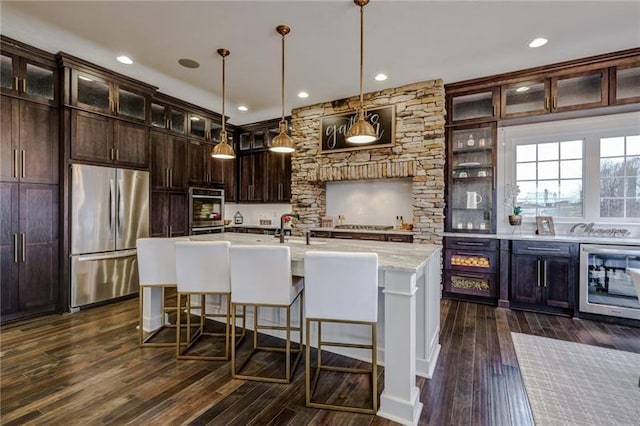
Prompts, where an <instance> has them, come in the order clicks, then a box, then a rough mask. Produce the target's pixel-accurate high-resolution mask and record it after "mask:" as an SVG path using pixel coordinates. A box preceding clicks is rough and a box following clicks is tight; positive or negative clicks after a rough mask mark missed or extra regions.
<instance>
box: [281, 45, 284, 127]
mask: <svg viewBox="0 0 640 426" xmlns="http://www.w3.org/2000/svg"><path fill="white" fill-rule="evenodd" d="M284 36H285V34H282V99H281V100H282V121H284Z"/></svg>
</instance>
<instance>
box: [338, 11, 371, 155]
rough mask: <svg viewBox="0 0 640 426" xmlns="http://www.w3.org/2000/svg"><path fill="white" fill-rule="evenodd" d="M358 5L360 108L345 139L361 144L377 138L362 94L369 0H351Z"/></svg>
mask: <svg viewBox="0 0 640 426" xmlns="http://www.w3.org/2000/svg"><path fill="white" fill-rule="evenodd" d="M353 2H354V3H355V4H356V5H357V6H360V108H359V109H358V119H357V120H356V122H355V123H353V125H352V126H351V127H350V128H349V130H347V133H346V135H345V138H346V141H347V142H349V143H355V144H363V143H370V142H374V141H375V140H376V139H378V136H377V135H376V131H375V129H374V128H373V126H372V125H371V124H369V123H368V122H367V121H366V120H365V119H364V101H363V96H362V68H363V62H364V7H365V6H366V5H367V4H368V3H369V0H353Z"/></svg>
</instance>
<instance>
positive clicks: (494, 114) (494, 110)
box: [493, 104, 497, 117]
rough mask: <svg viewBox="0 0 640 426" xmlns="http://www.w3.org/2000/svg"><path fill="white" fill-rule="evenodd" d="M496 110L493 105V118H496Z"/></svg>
mask: <svg viewBox="0 0 640 426" xmlns="http://www.w3.org/2000/svg"><path fill="white" fill-rule="evenodd" d="M496 110H497V108H496V104H493V116H494V117H495V116H496Z"/></svg>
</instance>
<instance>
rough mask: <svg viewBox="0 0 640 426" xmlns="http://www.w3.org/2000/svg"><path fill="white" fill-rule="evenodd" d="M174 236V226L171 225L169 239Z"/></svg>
mask: <svg viewBox="0 0 640 426" xmlns="http://www.w3.org/2000/svg"><path fill="white" fill-rule="evenodd" d="M172 236H173V226H171V225H169V237H172Z"/></svg>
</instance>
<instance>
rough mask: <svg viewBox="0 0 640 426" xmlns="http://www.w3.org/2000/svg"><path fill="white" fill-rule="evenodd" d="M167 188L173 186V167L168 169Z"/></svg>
mask: <svg viewBox="0 0 640 426" xmlns="http://www.w3.org/2000/svg"><path fill="white" fill-rule="evenodd" d="M169 188H173V169H169Z"/></svg>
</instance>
